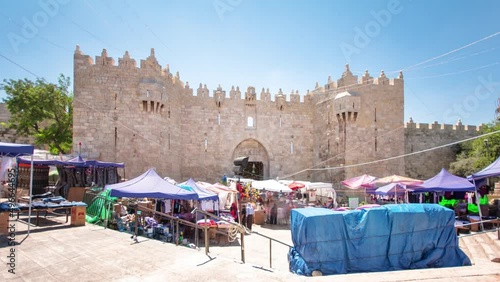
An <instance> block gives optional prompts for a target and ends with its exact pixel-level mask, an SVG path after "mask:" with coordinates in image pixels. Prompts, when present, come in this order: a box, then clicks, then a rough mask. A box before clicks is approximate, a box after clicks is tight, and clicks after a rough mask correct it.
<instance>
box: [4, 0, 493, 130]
mask: <svg viewBox="0 0 500 282" xmlns="http://www.w3.org/2000/svg"><path fill="white" fill-rule="evenodd" d="M44 3H52V4H51V5H46V4H44ZM499 32H500V1H496V0H489V1H464V0H453V1H451V0H448V1H445V0H443V1H431V0H429V1H427V0H422V1H409V0H399V1H397V0H395V1H388V0H383V1H382V0H380V1H368V0H365V1H347V0H345V1H339V0H337V1H327V0H325V1H311V0H309V1H306V0H304V1H302V0H290V1H285V0H282V1H270V0H266V1H265V0H252V1H251V0H197V1H187V0H179V1H168V0H167V1H159V0H158V1H132V0H126V1H117V0H112V1H104V0H83V1H71V2H70V1H68V0H44V1H28V0H26V1H4V2H3V3H2V10H1V11H0V36H1V40H0V79H2V80H3V79H22V78H29V79H35V76H34V75H33V74H35V75H37V76H40V77H43V78H45V79H46V80H47V81H49V82H56V81H57V77H58V75H59V74H61V73H62V74H64V75H66V76H70V77H71V79H73V52H74V50H75V46H76V45H77V44H78V45H80V47H81V50H82V52H84V53H85V54H88V55H91V56H92V57H94V56H96V55H100V54H101V51H102V49H103V48H106V49H107V50H108V54H109V55H110V56H112V57H114V58H115V61H118V58H119V57H122V56H123V54H124V53H125V51H127V50H128V51H129V53H130V55H131V56H132V57H133V58H135V59H136V60H137V61H139V60H140V59H145V58H146V57H147V56H148V55H149V52H150V48H155V51H156V56H157V58H158V61H159V62H160V64H161V65H162V66H166V64H169V65H170V70H171V72H172V73H175V72H177V71H179V73H180V76H181V80H183V81H188V82H189V83H190V85H191V87H192V88H194V89H196V88H197V87H198V85H199V83H203V84H207V86H208V87H209V89H211V90H213V89H215V88H216V87H217V85H218V84H221V86H222V87H223V88H224V89H226V90H229V89H230V88H231V86H232V85H235V86H239V87H240V89H241V90H244V89H246V88H247V87H248V86H249V85H252V86H255V87H256V89H257V90H258V92H259V93H260V90H261V89H262V87H265V88H269V89H270V91H271V93H272V94H273V96H274V94H275V93H277V91H278V89H279V88H282V89H283V92H284V93H285V94H289V93H290V91H291V90H292V89H294V90H299V93H301V94H304V93H305V92H306V91H307V89H311V90H312V89H313V88H314V85H315V83H316V82H319V83H320V84H321V85H324V84H325V83H326V82H327V78H328V76H329V75H331V76H332V78H333V79H337V78H338V77H340V75H341V74H342V72H343V71H344V66H345V64H346V63H349V64H350V68H351V70H352V71H353V72H354V73H355V74H359V75H361V74H362V73H363V72H364V71H365V69H368V70H369V72H370V74H371V75H372V76H375V77H377V76H378V75H379V74H380V71H381V70H384V71H385V73H386V74H387V75H388V76H389V77H395V76H397V73H398V72H399V70H401V69H402V70H403V71H404V77H405V121H406V120H408V119H409V117H412V118H413V120H414V121H415V122H429V123H431V122H433V121H438V122H440V123H443V122H446V123H455V122H456V121H457V119H458V118H461V119H462V122H463V123H464V124H472V125H477V124H481V123H488V122H491V121H492V120H493V119H494V111H495V108H496V105H497V100H498V98H500V34H499ZM471 43H474V44H471ZM468 44H471V45H470V46H467V45H468ZM462 47H465V48H462ZM460 48H462V49H460ZM453 51H454V52H453ZM448 52H451V53H450V54H447V53H448ZM445 54H447V55H445ZM442 55H444V56H442ZM6 58H8V59H6ZM9 60H10V61H9ZM11 61H13V62H14V63H15V64H14V63H12V62H11ZM16 64H17V65H16ZM18 65H19V66H22V67H23V68H24V69H23V68H21V67H19V66H18ZM25 69H27V70H28V71H29V72H28V71H26V70H25ZM30 72H31V73H30ZM32 73H33V74H32ZM0 97H2V98H3V97H5V93H4V92H0Z"/></svg>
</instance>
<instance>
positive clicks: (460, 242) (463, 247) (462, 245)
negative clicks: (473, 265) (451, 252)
mask: <svg viewBox="0 0 500 282" xmlns="http://www.w3.org/2000/svg"><path fill="white" fill-rule="evenodd" d="M458 246H459V247H460V250H462V251H463V252H464V253H465V255H467V257H468V258H469V259H470V260H471V261H472V255H471V254H470V251H469V248H467V244H466V243H465V242H464V239H463V238H462V237H459V238H458Z"/></svg>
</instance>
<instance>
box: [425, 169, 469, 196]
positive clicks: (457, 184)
mask: <svg viewBox="0 0 500 282" xmlns="http://www.w3.org/2000/svg"><path fill="white" fill-rule="evenodd" d="M416 187H418V188H419V189H417V190H415V192H438V191H450V192H452V191H455V192H466V191H474V190H475V189H476V187H475V186H474V184H472V183H471V182H470V181H469V180H467V179H466V178H463V177H459V176H456V175H453V174H451V173H449V172H448V171H447V170H446V169H444V168H443V169H441V171H440V172H439V173H438V174H437V175H435V176H434V177H432V178H429V179H427V180H425V181H424V183H423V184H421V185H418V186H416Z"/></svg>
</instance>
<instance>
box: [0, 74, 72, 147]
mask: <svg viewBox="0 0 500 282" xmlns="http://www.w3.org/2000/svg"><path fill="white" fill-rule="evenodd" d="M58 80H59V81H58V84H57V85H56V84H53V83H47V82H46V81H45V80H42V79H37V80H36V81H35V82H33V81H31V80H28V79H24V80H21V79H20V80H12V79H10V80H4V83H3V84H1V85H0V86H1V87H2V88H3V90H4V91H5V92H6V93H7V97H6V98H4V99H3V101H4V102H5V104H6V106H7V109H8V110H9V112H10V114H11V117H10V120H9V121H8V122H7V123H5V124H4V125H5V126H6V127H8V128H10V129H15V130H16V134H18V135H21V136H33V137H34V140H35V141H34V142H35V145H46V146H48V147H49V150H50V152H51V153H53V154H58V153H63V154H65V153H68V152H69V151H70V150H71V147H72V142H73V140H72V139H73V94H72V93H70V92H68V88H69V86H70V79H69V77H65V76H64V75H62V74H61V75H60V76H59V79H58Z"/></svg>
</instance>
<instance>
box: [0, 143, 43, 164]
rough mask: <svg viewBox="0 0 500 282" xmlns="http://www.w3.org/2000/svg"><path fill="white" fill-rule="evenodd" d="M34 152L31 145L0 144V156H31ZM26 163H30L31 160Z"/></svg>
mask: <svg viewBox="0 0 500 282" xmlns="http://www.w3.org/2000/svg"><path fill="white" fill-rule="evenodd" d="M34 150H35V147H34V146H33V145H26V144H15V143H5V142H0V155H2V156H7V157H17V156H28V155H33V151H34ZM27 163H31V160H28V161H27Z"/></svg>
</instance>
